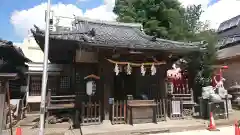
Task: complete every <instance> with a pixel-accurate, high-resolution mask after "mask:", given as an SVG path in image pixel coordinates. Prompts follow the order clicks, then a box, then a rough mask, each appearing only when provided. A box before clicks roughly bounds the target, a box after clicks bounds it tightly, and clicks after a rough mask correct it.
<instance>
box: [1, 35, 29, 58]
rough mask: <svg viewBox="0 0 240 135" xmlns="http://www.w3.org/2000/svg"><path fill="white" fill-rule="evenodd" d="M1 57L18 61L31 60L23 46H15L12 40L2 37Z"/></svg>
mask: <svg viewBox="0 0 240 135" xmlns="http://www.w3.org/2000/svg"><path fill="white" fill-rule="evenodd" d="M0 57H5V58H7V59H11V60H13V61H16V62H20V61H23V62H28V61H30V60H29V59H28V58H26V57H25V56H24V54H23V52H22V50H21V48H19V47H17V46H14V45H13V43H12V42H11V41H6V40H1V39H0Z"/></svg>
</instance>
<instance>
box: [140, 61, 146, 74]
mask: <svg viewBox="0 0 240 135" xmlns="http://www.w3.org/2000/svg"><path fill="white" fill-rule="evenodd" d="M141 74H142V76H145V74H146V69H145V67H144V65H143V64H142V66H141Z"/></svg>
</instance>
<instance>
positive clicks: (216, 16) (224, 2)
mask: <svg viewBox="0 0 240 135" xmlns="http://www.w3.org/2000/svg"><path fill="white" fill-rule="evenodd" d="M80 1H82V0H80ZM209 1H210V0H180V2H181V3H182V4H183V5H184V6H187V5H190V4H202V6H203V9H204V11H205V12H204V13H203V14H202V16H201V20H202V21H209V22H210V27H211V28H217V27H218V26H219V24H220V23H221V22H223V21H224V20H227V19H230V18H232V17H234V16H237V15H239V14H240V8H239V7H240V1H239V0H219V1H218V2H217V3H215V4H214V5H212V6H209V7H208V6H207V5H208V3H209ZM114 4H115V0H104V4H103V5H100V6H98V7H96V8H93V9H87V10H86V12H85V13H83V11H82V10H81V9H79V8H78V7H77V6H75V5H73V4H62V3H58V4H55V5H52V10H53V11H54V15H56V16H64V17H73V14H74V15H76V16H82V17H88V18H91V19H98V20H107V21H114V20H115V19H116V15H115V14H114V13H113V12H112V10H113V7H114ZM45 10H46V3H42V4H40V5H37V6H35V7H33V8H30V9H26V10H20V11H14V12H13V13H12V16H11V23H12V24H13V26H14V28H15V31H16V33H17V34H18V35H20V36H21V37H23V38H24V37H26V36H27V34H28V30H29V29H30V28H32V26H33V24H36V25H37V26H39V27H41V28H44V16H45V15H44V11H45ZM70 22H71V19H61V21H60V25H64V26H69V25H71V23H70Z"/></svg>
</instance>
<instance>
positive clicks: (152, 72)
mask: <svg viewBox="0 0 240 135" xmlns="http://www.w3.org/2000/svg"><path fill="white" fill-rule="evenodd" d="M156 72H157V70H156V67H155V66H154V64H152V66H151V75H155V74H156Z"/></svg>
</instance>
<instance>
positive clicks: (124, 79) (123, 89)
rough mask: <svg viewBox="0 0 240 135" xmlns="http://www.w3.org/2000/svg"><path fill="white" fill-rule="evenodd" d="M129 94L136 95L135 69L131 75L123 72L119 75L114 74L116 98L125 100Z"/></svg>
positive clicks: (114, 94)
mask: <svg viewBox="0 0 240 135" xmlns="http://www.w3.org/2000/svg"><path fill="white" fill-rule="evenodd" d="M127 95H132V96H135V95H136V76H135V72H134V71H133V72H132V73H131V75H127V74H126V73H125V72H121V73H119V75H117V76H116V75H115V76H114V91H113V97H114V99H116V100H125V99H126V98H127Z"/></svg>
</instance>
